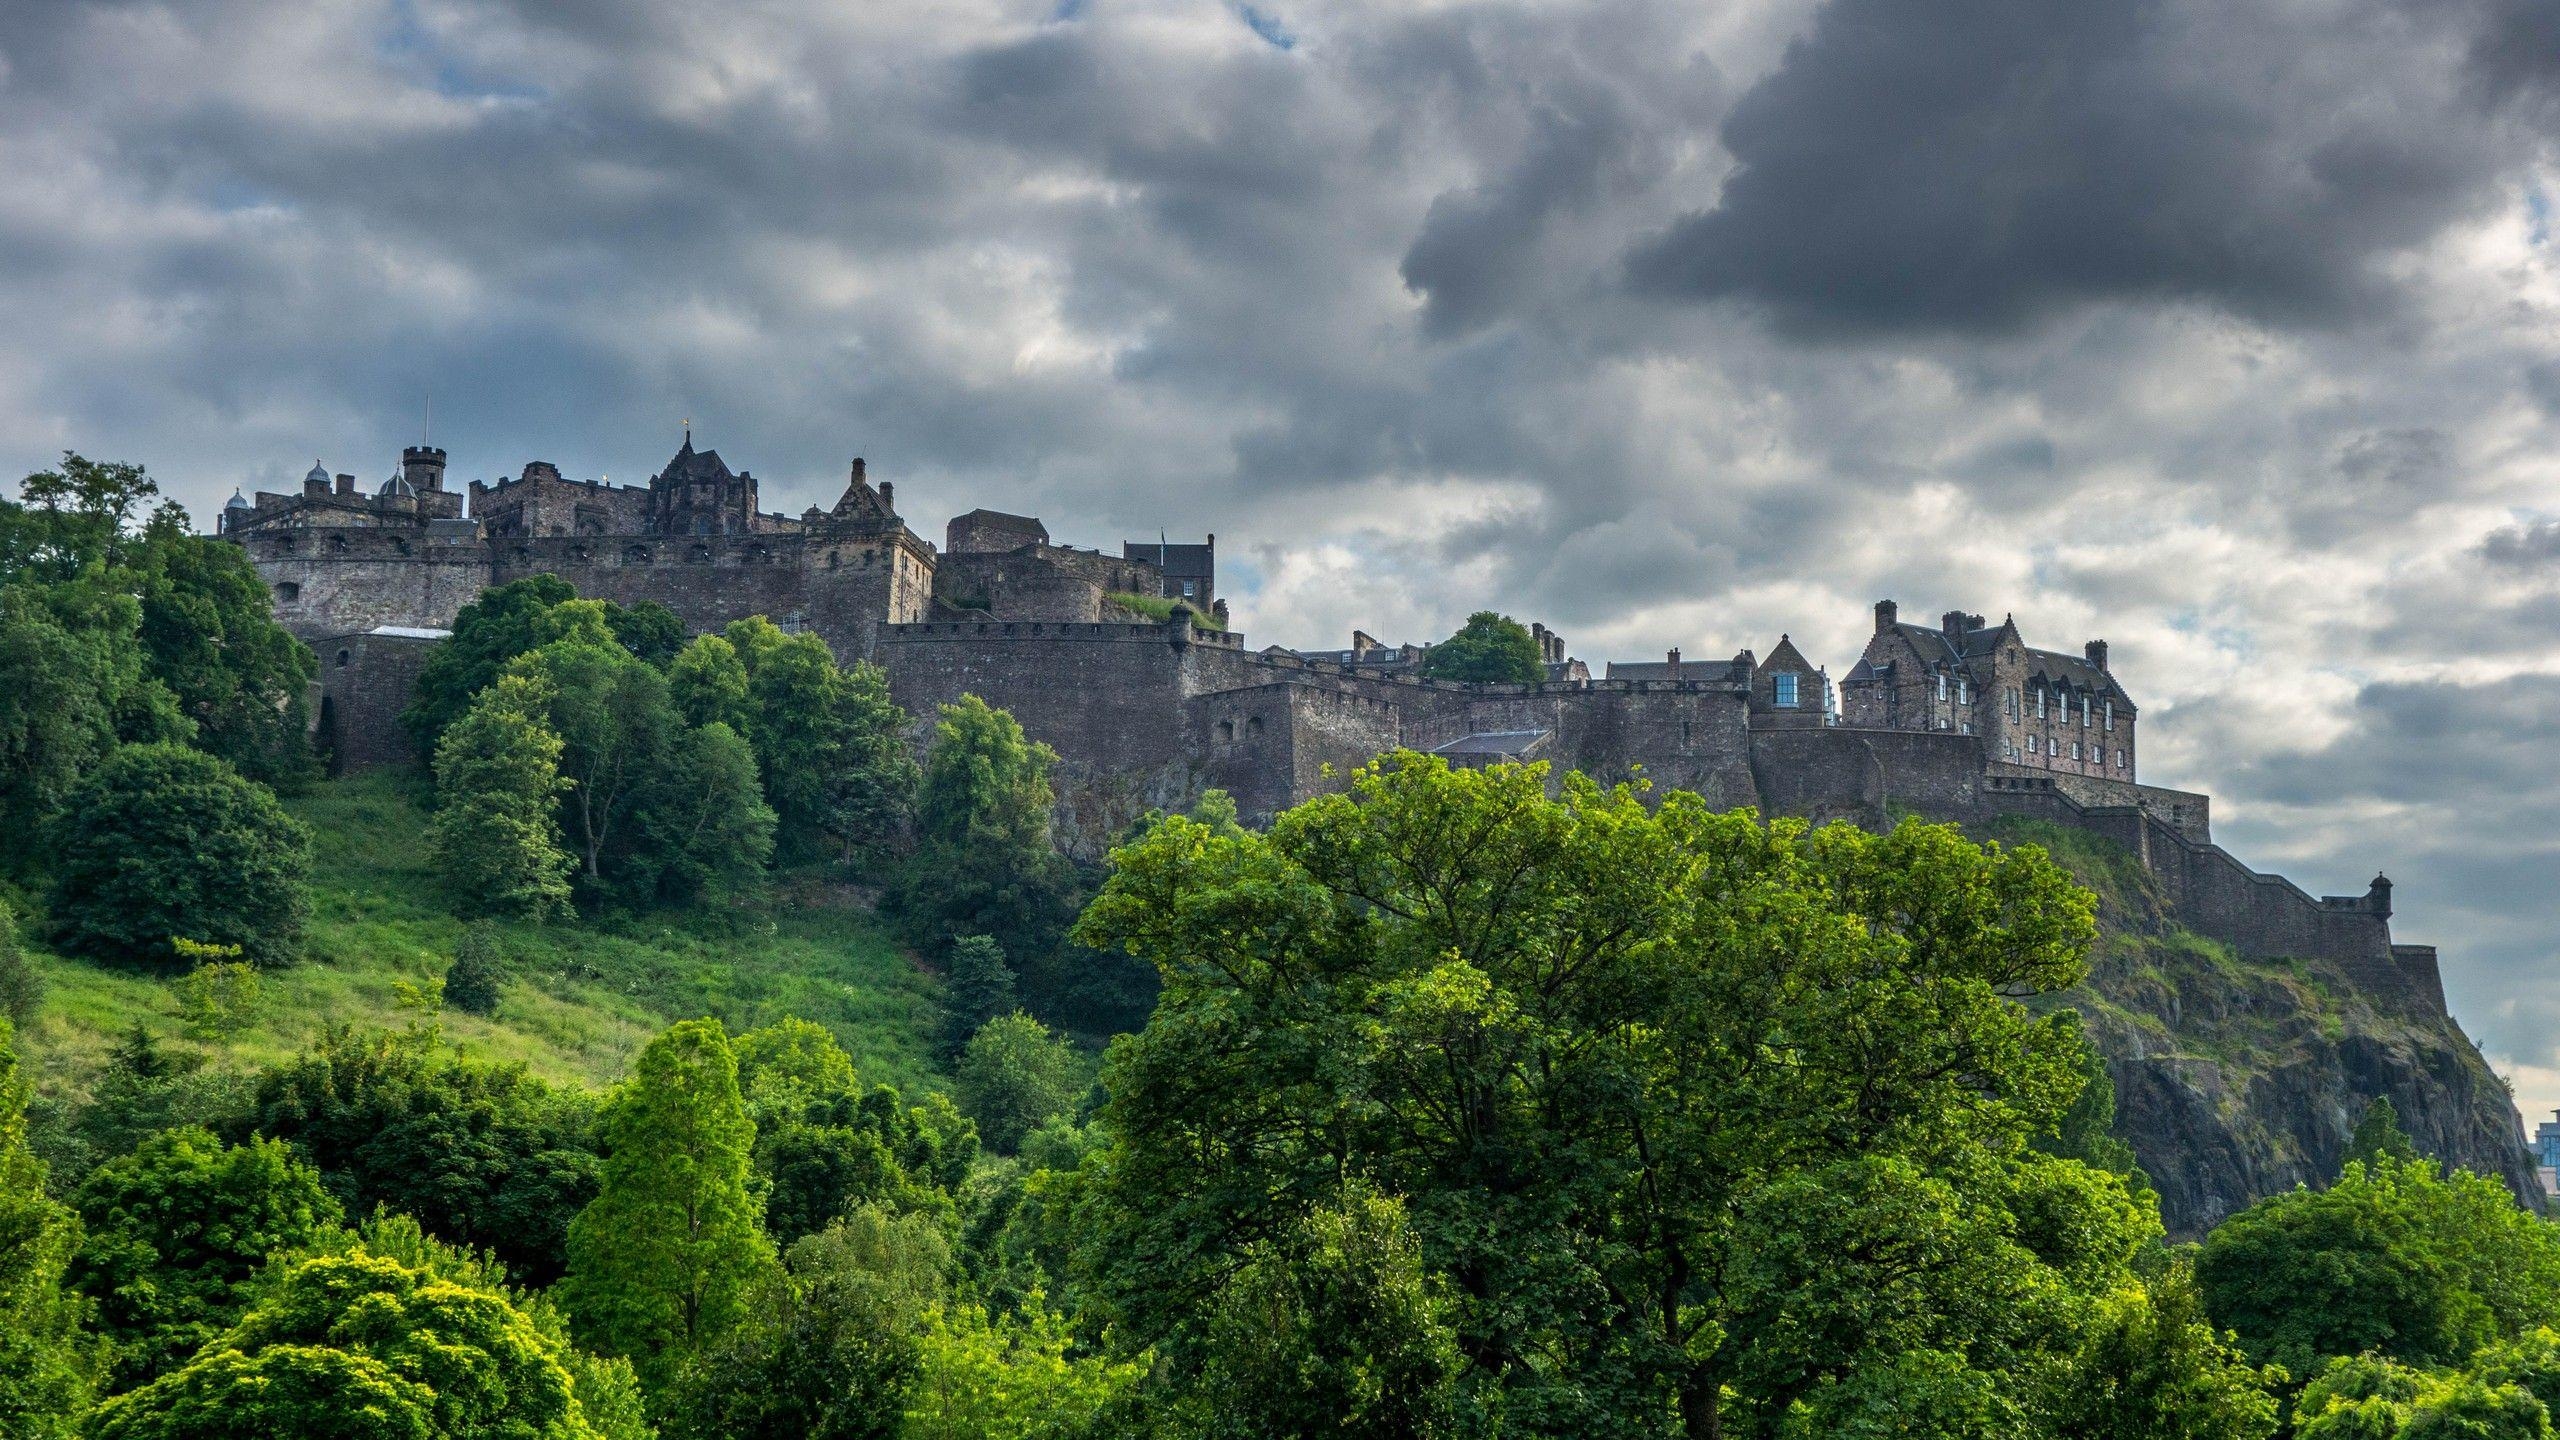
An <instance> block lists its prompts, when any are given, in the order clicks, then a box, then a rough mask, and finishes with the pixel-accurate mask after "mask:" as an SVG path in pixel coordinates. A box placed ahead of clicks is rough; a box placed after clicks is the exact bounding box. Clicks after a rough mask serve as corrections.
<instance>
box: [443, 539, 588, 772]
mask: <svg viewBox="0 0 2560 1440" xmlns="http://www.w3.org/2000/svg"><path fill="white" fill-rule="evenodd" d="M576 598H578V592H577V591H576V590H575V589H573V588H572V587H571V586H570V584H569V582H568V581H566V580H563V579H561V578H560V577H559V576H557V575H529V576H527V577H525V578H524V579H522V580H511V581H509V582H507V583H506V584H504V585H500V586H497V587H496V588H494V589H490V590H484V591H482V592H481V593H480V598H479V599H477V600H474V601H472V602H471V603H470V604H468V605H465V606H463V607H462V610H461V613H459V614H457V615H455V616H454V619H453V634H452V635H451V636H450V637H448V638H447V639H445V640H442V641H439V642H438V643H437V644H436V647H435V648H434V649H433V650H430V651H428V652H427V661H426V664H425V665H424V666H422V667H421V668H420V669H419V671H418V683H417V686H416V688H415V689H413V690H412V691H411V692H410V699H409V708H408V709H406V710H404V711H402V712H401V714H400V723H401V724H403V725H406V726H407V727H409V737H410V739H412V740H414V741H415V742H417V747H418V753H419V754H421V755H433V754H435V753H436V752H437V749H438V747H440V746H441V745H442V744H443V741H444V732H445V729H446V727H448V726H450V725H452V724H453V723H454V722H455V721H457V720H459V719H461V718H462V715H463V712H464V711H466V710H469V709H470V708H471V702H472V701H473V700H474V699H476V698H478V696H479V694H480V692H481V691H482V690H484V689H487V688H488V687H489V686H490V685H491V684H492V683H493V682H495V681H496V680H497V678H498V672H500V671H501V670H504V669H506V668H507V665H508V664H509V663H510V662H512V661H513V660H514V659H515V658H516V657H517V656H519V655H522V654H524V653H525V652H527V651H529V650H532V649H533V648H534V647H535V646H537V645H540V644H541V643H542V640H543V636H542V634H541V627H542V622H543V620H544V618H545V617H546V616H548V615H549V614H550V612H551V610H552V608H553V607H554V606H557V605H561V604H565V603H567V602H568V601H571V600H574V599H576Z"/></svg>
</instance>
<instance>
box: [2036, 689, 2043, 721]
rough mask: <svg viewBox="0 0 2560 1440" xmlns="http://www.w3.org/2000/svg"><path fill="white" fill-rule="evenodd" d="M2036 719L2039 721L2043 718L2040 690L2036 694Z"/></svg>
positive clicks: (2041, 693)
mask: <svg viewBox="0 0 2560 1440" xmlns="http://www.w3.org/2000/svg"><path fill="white" fill-rule="evenodd" d="M2036 718H2037V719H2039V720H2041V719H2043V718H2044V692H2043V691H2042V690H2038V691H2037V692H2036Z"/></svg>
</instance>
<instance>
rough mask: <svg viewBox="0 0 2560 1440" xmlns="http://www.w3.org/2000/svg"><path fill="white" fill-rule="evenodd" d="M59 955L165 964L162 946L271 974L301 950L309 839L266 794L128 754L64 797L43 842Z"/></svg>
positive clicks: (204, 766) (222, 769)
mask: <svg viewBox="0 0 2560 1440" xmlns="http://www.w3.org/2000/svg"><path fill="white" fill-rule="evenodd" d="M53 849H54V871H53V894H52V905H51V909H52V914H53V920H54V924H55V926H56V928H57V930H58V933H59V935H60V939H61V944H62V946H63V948H64V949H66V950H68V951H70V952H72V953H74V954H80V955H90V956H95V957H97V958H99V959H108V960H130V959H145V958H148V959H156V960H167V959H169V958H171V956H172V953H173V952H172V949H171V944H170V942H171V939H172V937H178V936H183V937H186V938H189V939H193V940H198V941H203V942H205V943H207V944H215V945H237V946H239V947H240V948H241V951H242V953H243V954H245V955H246V956H247V957H248V958H249V959H250V960H251V961H253V962H256V963H259V964H271V963H275V962H278V961H281V960H284V959H287V958H289V957H290V956H291V955H292V954H293V953H294V951H295V950H296V948H297V947H298V946H299V944H300V942H301V938H302V926H303V922H304V920H305V919H306V918H307V917H308V916H309V914H310V909H311V905H310V901H309V899H308V898H307V896H306V895H305V893H304V875H305V873H306V872H307V870H308V869H309V866H310V862H311V832H310V831H309V830H308V829H306V828H305V827H304V826H303V824H302V822H301V821H298V820H296V819H294V818H293V817H292V816H290V815H287V814H286V813H285V812H284V808H283V807H282V806H280V805H278V804H277V803H276V798H275V795H274V794H273V793H272V792H270V791H269V790H268V789H267V788H266V787H265V786H263V785H259V784H257V783H256V782H254V781H251V780H245V779H242V778H241V776H240V773H239V772H238V771H236V770H234V769H232V768H231V767H230V766H229V765H226V764H224V763H223V762H222V761H220V760H217V759H215V758H214V757H212V756H210V755H206V754H204V753H202V752H200V751H195V750H189V749H186V748H184V747H182V746H177V745H128V746H125V747H124V748H123V749H120V750H118V751H116V752H115V753H114V754H113V755H111V756H109V757H108V758H107V760H106V761H105V763H103V764H101V765H100V766H99V767H98V768H97V770H96V771H95V772H94V773H93V774H91V775H90V776H89V778H88V779H86V780H84V781H82V782H81V784H80V787H79V788H78V789H77V790H75V791H74V792H72V795H71V797H70V800H69V803H68V805H67V806H66V810H65V813H64V815H63V816H62V818H61V820H60V821H59V822H58V823H57V824H56V825H55V827H54V831H53Z"/></svg>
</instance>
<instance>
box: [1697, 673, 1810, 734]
mask: <svg viewBox="0 0 2560 1440" xmlns="http://www.w3.org/2000/svg"><path fill="white" fill-rule="evenodd" d="M1777 681H1778V708H1779V709H1781V710H1793V709H1794V708H1796V677H1795V675H1794V674H1793V673H1791V672H1782V673H1781V674H1779V676H1778V677H1777ZM1684 738H1685V737H1684Z"/></svg>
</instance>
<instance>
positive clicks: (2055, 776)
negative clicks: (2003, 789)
mask: <svg viewBox="0 0 2560 1440" xmlns="http://www.w3.org/2000/svg"><path fill="white" fill-rule="evenodd" d="M1986 748H1987V747H1986ZM1989 773H1990V774H1992V775H1994V776H1998V777H2000V778H2002V779H2010V780H2039V781H2046V782H2049V783H2051V784H2052V786H2053V787H2054V788H2055V789H2056V790H2059V791H2060V792H2061V793H2063V794H2065V795H2068V796H2070V797H2071V798H2072V800H2073V801H2075V802H2077V803H2078V804H2079V805H2080V806H2081V807H2082V808H2083V809H2100V808H2104V807H2107V806H2115V805H2126V806H2131V807H2132V808H2134V809H2137V810H2140V811H2142V812H2143V813H2144V814H2146V815H2150V816H2152V817H2153V818H2155V819H2158V820H2159V821H2161V822H2162V823H2163V824H2165V825H2167V826H2168V827H2169V828H2171V829H2173V830H2175V831H2177V832H2178V833H2179V834H2181V835H2184V836H2185V837H2187V838H2188V839H2190V840H2193V841H2195V842H2197V843H2198V844H2209V843H2211V842H2212V840H2213V799H2212V797H2210V796H2206V795H2199V794H2197V793H2195V792H2194V791H2191V790H2169V789H2164V788H2162V787H2160V786H2158V785H2137V784H2134V783H2133V782H2132V781H2130V780H2109V779H2103V778H2100V777H2098V776H2095V775H2074V774H2069V773H2067V772H2064V771H2058V770H2045V769H2040V768H2036V767H2032V766H2026V765H2012V764H2007V763H2003V762H2000V761H1993V762H1992V763H1991V765H1990V767H1989Z"/></svg>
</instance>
